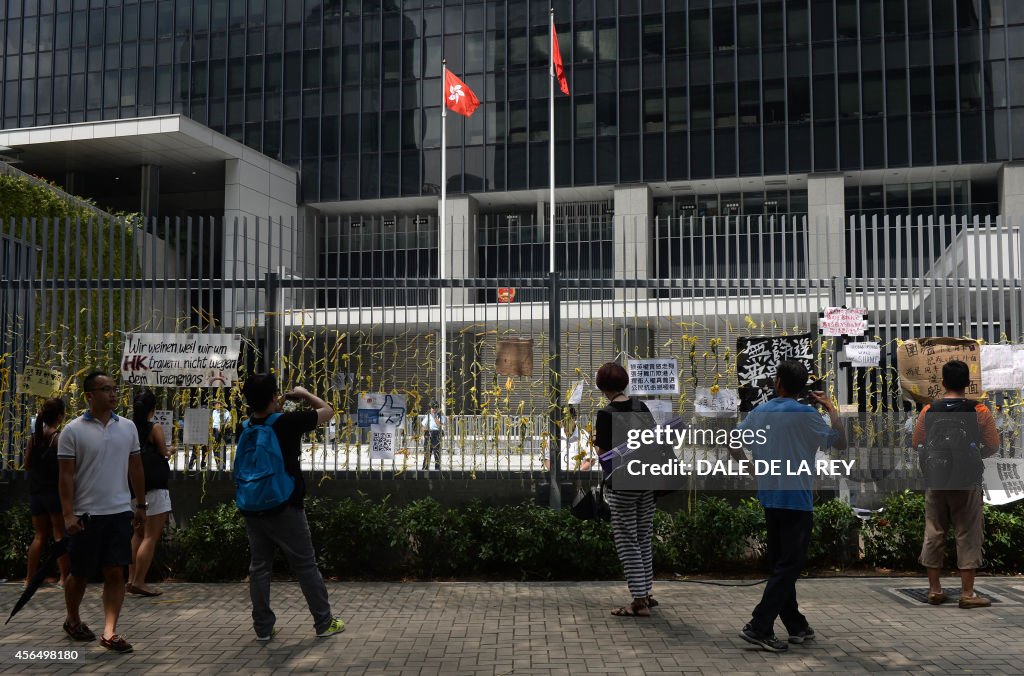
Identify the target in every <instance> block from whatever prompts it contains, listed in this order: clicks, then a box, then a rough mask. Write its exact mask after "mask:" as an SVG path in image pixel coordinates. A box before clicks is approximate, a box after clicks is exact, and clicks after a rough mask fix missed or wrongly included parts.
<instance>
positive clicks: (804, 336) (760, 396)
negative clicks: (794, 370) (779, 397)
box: [736, 333, 814, 412]
mask: <svg viewBox="0 0 1024 676" xmlns="http://www.w3.org/2000/svg"><path fill="white" fill-rule="evenodd" d="M813 345H814V343H813V342H812V340H811V334H810V333H801V334H798V335H794V336H759V337H756V338H747V337H742V338H738V339H737V340H736V376H737V378H738V379H739V385H740V386H739V397H740V411H743V412H746V411H751V410H753V408H754V407H755V406H757V405H758V404H761V403H764V402H766V401H768V400H769V399H770V398H771V397H772V395H773V394H774V392H775V390H774V382H775V369H776V368H777V367H778V365H779V363H780V362H783V361H785V360H787V359H794V360H796V361H798V362H800V363H801V364H803V365H804V366H805V367H807V372H808V373H809V374H811V375H812V376H813V374H814V352H813ZM812 387H813V385H812Z"/></svg>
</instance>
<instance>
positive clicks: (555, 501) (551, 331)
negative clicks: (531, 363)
mask: <svg viewBox="0 0 1024 676" xmlns="http://www.w3.org/2000/svg"><path fill="white" fill-rule="evenodd" d="M559 281H560V280H559V278H558V273H557V272H554V271H552V272H550V273H548V356H549V357H550V360H549V362H550V363H549V365H548V377H549V379H550V382H549V385H548V396H549V402H550V406H549V408H548V412H549V413H548V422H549V424H548V429H549V431H550V433H551V443H550V444H548V457H549V458H550V463H551V470H550V475H549V477H548V479H549V486H550V490H551V498H550V501H549V503H548V504H549V506H550V507H551V509H554V510H559V509H561V508H562V486H561V468H560V467H559V463H560V462H561V457H562V454H561V438H562V430H561V423H562V402H561V400H562V392H561V389H562V386H561V383H560V380H559V379H560V377H561V373H562V357H561V350H560V348H561V343H562V303H561V284H560V283H559Z"/></svg>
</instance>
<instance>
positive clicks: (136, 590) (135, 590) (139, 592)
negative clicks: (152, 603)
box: [124, 582, 163, 596]
mask: <svg viewBox="0 0 1024 676" xmlns="http://www.w3.org/2000/svg"><path fill="white" fill-rule="evenodd" d="M124 590H125V591H126V592H128V593H129V594H135V595H136V596H160V595H161V594H163V592H162V591H147V590H145V589H143V588H142V587H136V586H135V585H133V584H132V583H131V582H129V583H128V584H126V585H125V587H124Z"/></svg>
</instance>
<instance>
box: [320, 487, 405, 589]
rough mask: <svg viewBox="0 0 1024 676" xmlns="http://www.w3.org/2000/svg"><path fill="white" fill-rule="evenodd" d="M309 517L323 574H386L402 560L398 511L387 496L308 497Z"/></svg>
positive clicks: (346, 575)
mask: <svg viewBox="0 0 1024 676" xmlns="http://www.w3.org/2000/svg"><path fill="white" fill-rule="evenodd" d="M306 518H307V520H308V521H309V526H310V532H311V534H312V536H313V548H314V549H315V550H316V553H317V563H318V564H319V566H320V570H321V572H322V573H323V574H324V575H328V576H335V577H342V578H352V577H387V576H389V575H393V574H395V572H396V571H397V570H398V568H399V566H400V564H401V562H402V556H403V553H402V548H401V547H398V546H396V543H398V542H399V540H400V538H399V537H398V536H397V534H398V533H399V532H400V530H399V528H398V526H397V521H398V518H399V514H398V513H397V512H396V510H395V508H394V507H392V506H391V504H390V503H389V502H388V500H386V499H385V500H383V501H381V502H376V501H373V500H370V499H369V498H367V497H366V496H364V495H360V496H359V497H358V499H352V498H345V499H343V500H339V501H329V500H323V499H310V500H307V501H306Z"/></svg>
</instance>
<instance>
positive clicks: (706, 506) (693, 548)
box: [672, 497, 751, 572]
mask: <svg viewBox="0 0 1024 676" xmlns="http://www.w3.org/2000/svg"><path fill="white" fill-rule="evenodd" d="M750 519H751V515H750V514H749V510H747V509H746V508H742V509H737V508H735V507H733V506H732V505H730V504H729V503H728V502H726V501H725V500H723V499H722V498H715V497H711V498H703V499H701V500H698V501H697V502H696V503H695V504H694V506H693V509H692V510H691V511H689V512H677V513H676V514H675V517H674V521H675V532H674V533H673V539H672V541H673V548H674V549H675V552H676V557H677V563H678V565H679V568H680V570H682V571H686V572H697V571H703V570H721V569H723V568H728V567H735V565H736V564H737V563H738V562H739V561H741V560H743V559H746V558H749V547H748V536H749V530H748V528H749V527H750V525H751V522H750Z"/></svg>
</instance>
